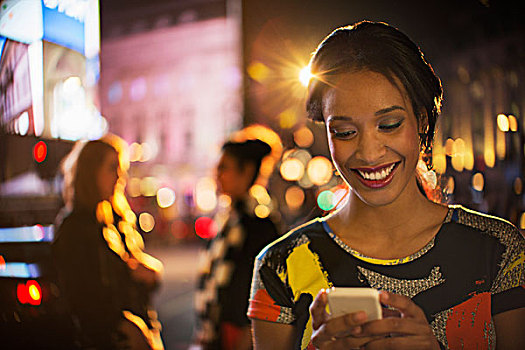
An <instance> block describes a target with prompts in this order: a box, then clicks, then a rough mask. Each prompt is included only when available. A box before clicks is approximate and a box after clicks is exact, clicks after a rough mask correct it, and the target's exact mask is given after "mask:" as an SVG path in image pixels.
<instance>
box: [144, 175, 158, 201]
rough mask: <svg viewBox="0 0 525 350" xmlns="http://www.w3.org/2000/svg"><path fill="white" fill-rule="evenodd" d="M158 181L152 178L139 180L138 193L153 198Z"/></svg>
mask: <svg viewBox="0 0 525 350" xmlns="http://www.w3.org/2000/svg"><path fill="white" fill-rule="evenodd" d="M157 189H158V181H157V179H156V178H154V177H152V176H146V177H145V178H143V179H142V180H140V193H142V195H143V196H145V197H153V196H154V195H155V194H156V193H157Z"/></svg>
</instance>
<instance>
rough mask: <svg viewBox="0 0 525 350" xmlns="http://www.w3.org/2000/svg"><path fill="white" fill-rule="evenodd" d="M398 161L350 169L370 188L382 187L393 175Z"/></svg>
mask: <svg viewBox="0 0 525 350" xmlns="http://www.w3.org/2000/svg"><path fill="white" fill-rule="evenodd" d="M399 163H400V162H396V163H390V164H384V165H381V166H378V167H373V168H355V169H351V170H352V171H353V172H354V173H355V174H357V178H358V179H359V181H361V183H362V184H363V185H365V186H367V187H370V188H383V187H385V186H387V185H388V184H389V183H390V182H391V181H392V178H393V177H394V173H395V171H396V168H397V166H398V165H399Z"/></svg>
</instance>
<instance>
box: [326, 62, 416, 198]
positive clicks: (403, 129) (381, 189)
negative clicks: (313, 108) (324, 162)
mask: <svg viewBox="0 0 525 350" xmlns="http://www.w3.org/2000/svg"><path fill="white" fill-rule="evenodd" d="M334 83H335V84H334V85H332V87H330V88H329V89H328V90H327V91H326V92H325V94H324V95H323V100H322V103H323V116H324V119H325V123H326V130H327V134H328V143H329V147H330V152H331V155H332V160H333V162H334V164H335V166H336V168H337V170H338V171H339V173H340V174H341V175H342V176H343V178H344V179H345V180H346V182H347V183H348V184H349V185H350V187H351V188H352V190H353V192H354V194H355V195H357V196H358V197H359V198H360V199H361V200H362V201H363V202H365V203H367V204H368V205H371V206H382V205H387V204H390V203H392V202H394V201H395V200H396V199H397V198H398V197H399V196H400V195H401V194H403V193H404V192H406V190H407V189H412V190H414V189H416V190H417V183H416V175H415V169H416V165H417V161H418V159H419V136H418V123H417V120H416V116H415V115H414V112H413V111H412V105H411V103H410V101H409V99H408V96H407V95H406V94H405V93H404V90H401V89H400V88H398V87H396V86H395V85H393V84H391V83H390V82H389V81H388V79H387V78H386V77H385V76H383V75H381V74H379V73H375V72H371V71H366V70H364V71H357V72H349V73H344V74H340V75H339V76H337V77H336V79H335V81H334ZM399 85H400V84H399ZM400 86H401V85H400ZM410 186H415V187H414V188H411V187H410ZM407 193H408V192H407Z"/></svg>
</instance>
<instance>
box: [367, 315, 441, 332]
mask: <svg viewBox="0 0 525 350" xmlns="http://www.w3.org/2000/svg"><path fill="white" fill-rule="evenodd" d="M361 329H362V333H363V335H366V336H390V335H391V336H411V335H424V336H432V335H433V333H432V330H431V329H430V327H429V326H428V324H427V323H423V322H420V321H419V320H417V319H413V318H399V317H391V318H385V319H382V320H376V321H371V322H368V323H366V324H364V325H362V326H361Z"/></svg>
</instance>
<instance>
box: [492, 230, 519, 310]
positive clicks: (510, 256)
mask: <svg viewBox="0 0 525 350" xmlns="http://www.w3.org/2000/svg"><path fill="white" fill-rule="evenodd" d="M506 229H507V230H508V231H507V232H505V238H504V240H503V243H504V245H505V246H506V249H505V250H504V252H503V254H502V256H501V260H500V263H499V265H498V273H497V275H496V278H495V279H494V281H493V284H492V287H491V293H492V314H498V313H501V312H505V311H508V310H512V309H518V308H521V307H525V271H524V270H525V239H524V237H523V236H522V234H521V233H520V232H519V231H518V229H517V228H516V227H514V226H512V225H507V228H506Z"/></svg>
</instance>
